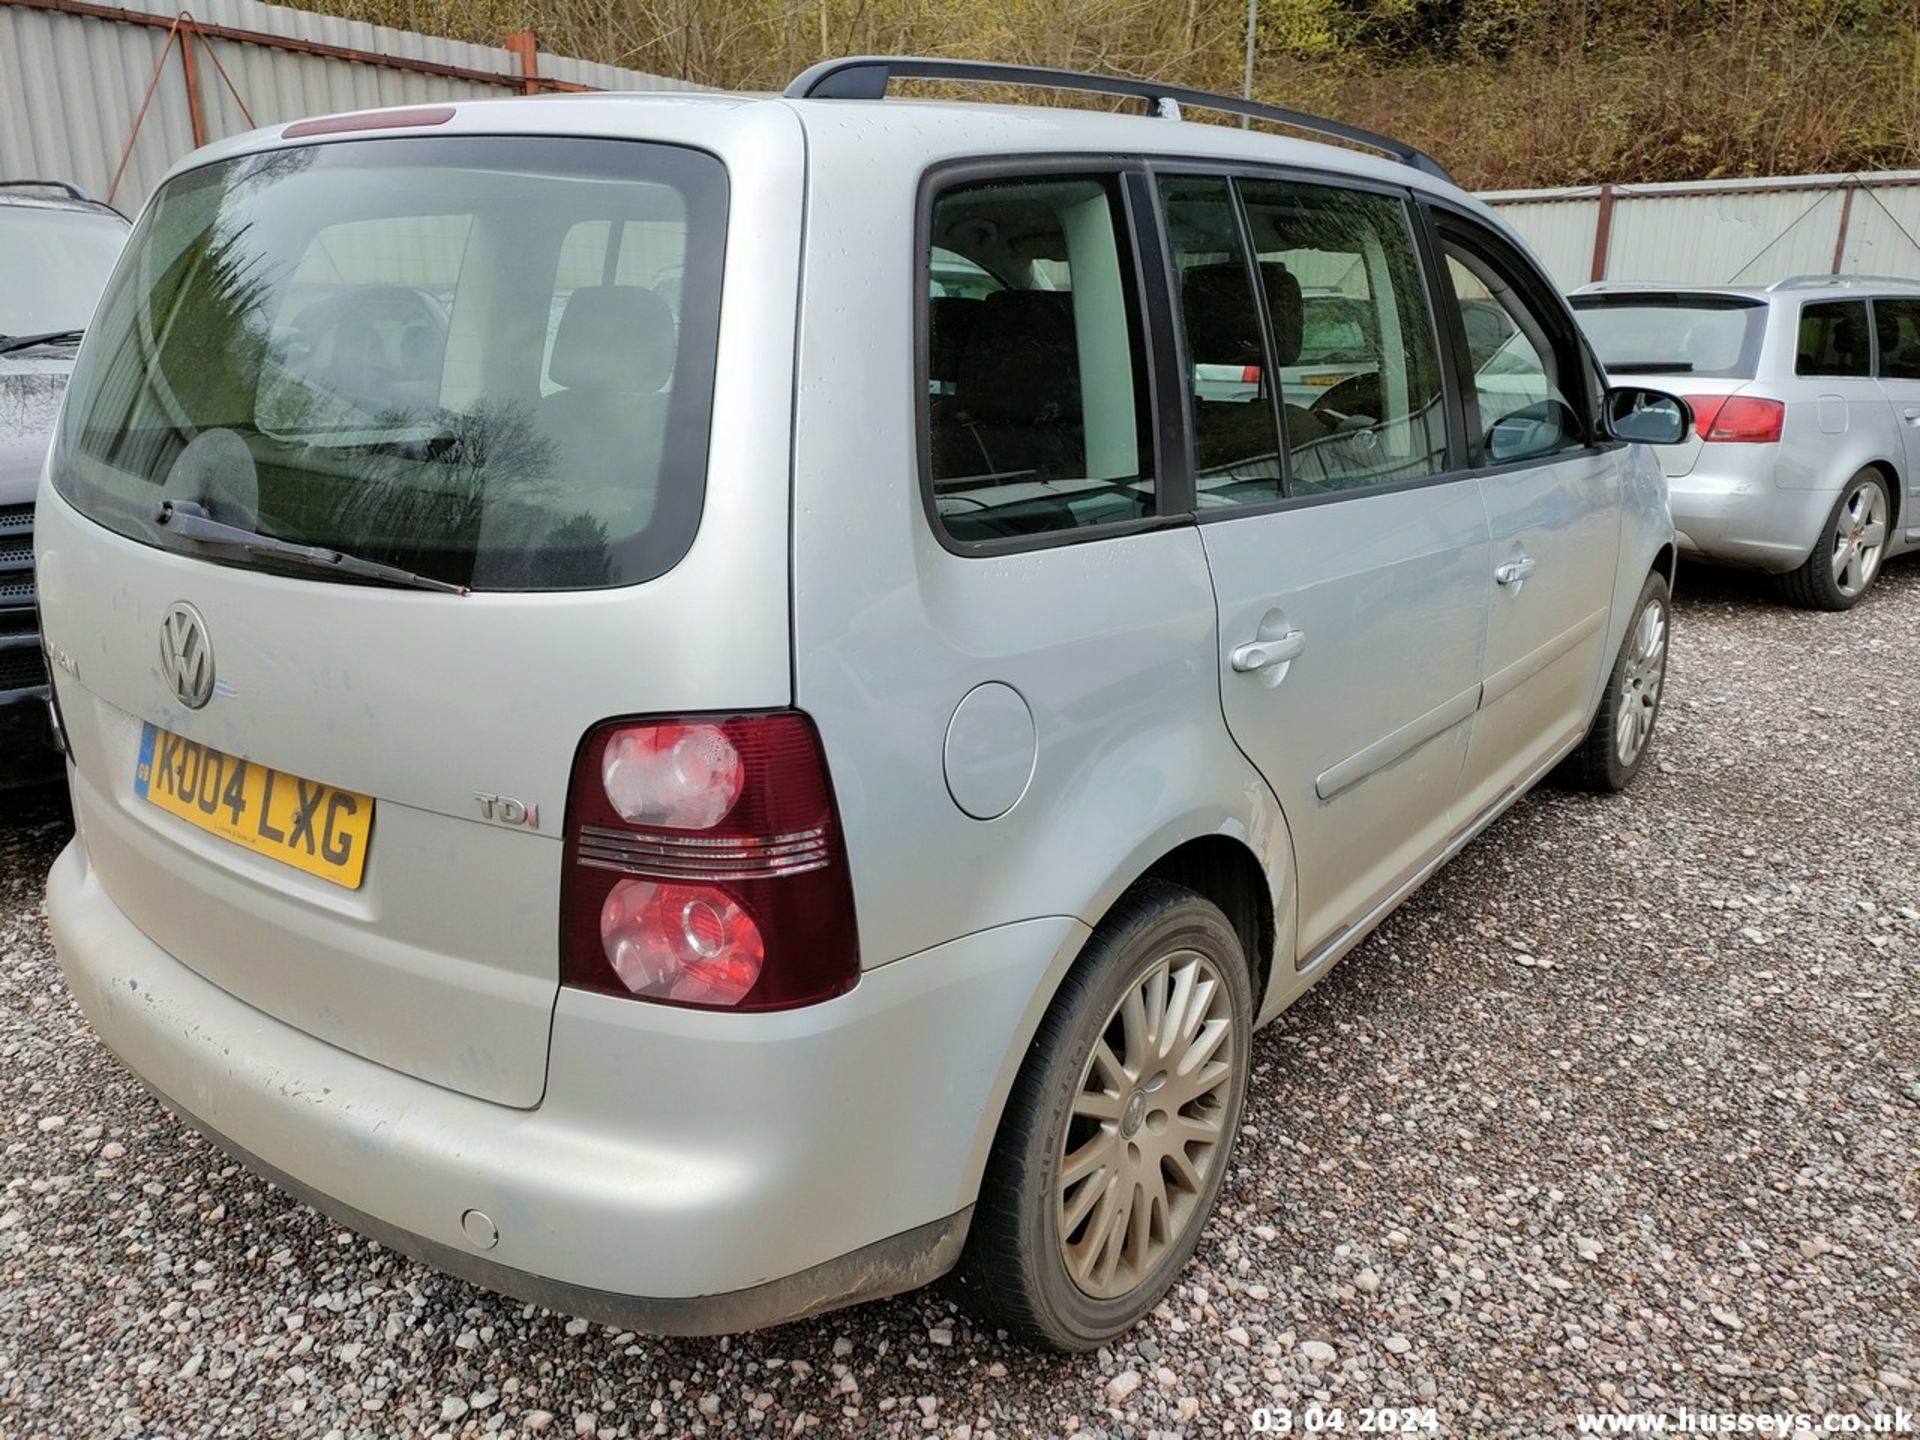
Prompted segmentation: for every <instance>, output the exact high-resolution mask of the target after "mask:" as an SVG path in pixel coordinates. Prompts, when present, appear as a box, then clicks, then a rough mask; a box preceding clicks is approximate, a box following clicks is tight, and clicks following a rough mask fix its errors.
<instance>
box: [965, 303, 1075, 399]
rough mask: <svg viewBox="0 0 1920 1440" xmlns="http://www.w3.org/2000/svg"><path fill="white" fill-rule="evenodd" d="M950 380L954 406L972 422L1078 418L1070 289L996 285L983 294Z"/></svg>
mask: <svg viewBox="0 0 1920 1440" xmlns="http://www.w3.org/2000/svg"><path fill="white" fill-rule="evenodd" d="M955 382H956V383H955V386H954V397H955V398H954V404H955V406H956V407H957V408H958V409H959V410H961V411H963V412H964V413H965V414H966V415H967V416H968V417H969V418H971V419H974V420H981V421H988V422H1001V421H1010V422H1013V423H1019V424H1033V423H1035V422H1041V421H1052V420H1070V419H1077V418H1078V417H1079V413H1080V351H1079V347H1078V345H1077V344H1076V341H1075V336H1074V328H1073V296H1072V294H1071V293H1069V292H1067V291H1064V290H996V291H994V292H993V294H991V295H989V296H987V298H986V299H985V300H982V301H981V302H980V313H979V316H978V317H977V318H976V319H975V320H974V322H973V334H972V335H971V336H969V337H968V339H967V342H966V345H965V348H964V349H962V351H961V352H960V364H959V368H958V370H957V371H956V373H955Z"/></svg>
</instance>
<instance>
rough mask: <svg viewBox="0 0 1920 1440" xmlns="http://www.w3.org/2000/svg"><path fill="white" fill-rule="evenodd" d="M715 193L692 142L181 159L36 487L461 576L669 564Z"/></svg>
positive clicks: (681, 514)
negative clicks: (172, 503)
mask: <svg viewBox="0 0 1920 1440" xmlns="http://www.w3.org/2000/svg"><path fill="white" fill-rule="evenodd" d="M726 205H727V182H726V172H725V170H724V168H723V167H722V166H721V164H720V162H719V161H718V160H716V159H715V158H713V157H712V156H710V155H707V154H704V153H701V152H698V151H693V150H687V149H681V148H677V147H672V146H665V145H654V144H641V143H634V142H629V141H616V140H563V139H545V138H520V137H513V138H505V137H486V138H468V137H439V138H432V139H411V138H409V139H381V140H361V141H349V142H342V143H334V144H322V145H313V146H308V147H304V148H300V149H292V150H278V151H273V152H269V153H267V154H260V155H248V156H243V157H241V158H238V159H234V160H229V161H224V162H221V163H219V164H215V165H209V166H206V167H204V168H201V169H198V170H193V171H189V172H188V173H186V174H184V175H181V176H178V177H176V178H175V179H174V180H172V181H170V182H168V184H167V185H166V186H165V187H163V188H162V189H161V191H160V192H159V194H158V195H157V196H156V198H155V199H154V201H153V203H152V204H151V205H150V206H149V207H148V209H147V211H146V213H145V214H144V215H143V216H142V218H141V220H140V223H139V225H138V227H137V228H136V230H135V232H134V235H133V238H132V240H131V241H130V242H129V245H128V248H127V253H126V256H125V258H124V259H123V260H122V262H121V264H120V266H119V268H118V269H117V270H116V271H115V274H114V278H113V281H112V283H111V285H110V286H109V288H108V292H107V298H106V301H105V303H104V305H103V306H102V309H101V313H100V315H99V317H98V319H97V321H96V323H95V326H94V331H93V333H92V334H91V335H90V336H89V337H88V339H87V341H86V343H85V345H84V346H83V347H82V350H81V353H80V357H79V365H78V367H77V369H76V371H75V374H74V378H73V385H72V391H71V394H70V396H69V399H68V403H67V408H66V417H65V421H64V424H63V427H62V431H61V434H60V437H59V441H58V445H57V449H56V454H55V461H54V473H55V483H56V485H57V486H58V488H59V489H60V492H61V493H62V494H63V495H65V496H66V497H67V498H68V499H69V500H70V501H72V502H73V503H74V504H75V505H76V506H77V507H79V508H80V509H81V510H83V511H85V512H86V513H88V514H90V515H91V516H93V517H94V518H95V519H97V520H99V521H100V522H102V523H103V524H106V525H108V526H110V527H112V528H113V529H115V530H118V531H120V532H121V533H122V534H126V535H129V536H132V537H133V538H135V539H139V540H144V541H147V542H149V543H169V544H172V543H175V542H173V540H172V538H171V536H169V535H167V534H166V532H163V531H159V530H157V529H156V528H155V526H154V524H153V520H154V516H155V514H156V511H157V509H158V505H159V502H160V501H162V500H186V501H193V502H195V503H198V504H201V505H204V506H205V507H206V508H207V510H208V511H209V512H210V513H211V515H212V516H213V518H214V519H216V520H219V521H221V522H224V523H226V524H229V525H237V526H241V527H243V528H246V529H257V530H259V531H261V532H262V533H264V534H267V535H270V536H274V537H277V538H281V539H286V540H291V541H295V542H298V543H300V544H303V545H319V546H324V547H327V548H329V549H338V550H343V551H347V552H349V553H351V554H353V555H356V556H360V557H362V558H366V559H372V560H378V561H381V562H383V563H386V564H389V565H399V566H403V567H405V568H407V569H409V570H415V571H418V572H420V573H422V574H425V575H428V576H432V577H434V578H435V579H440V580H446V581H450V582H453V583H456V584H461V585H468V586H471V587H473V588H474V589H479V590H533V589H578V588H586V587H598V586H612V585H628V584H633V583H635V582H638V581H642V580H647V579H650V578H652V577H654V576H657V575H660V574H662V573H664V572H665V571H666V570H668V569H670V568H671V567H672V566H673V565H674V564H675V563H676V562H677V561H678V560H679V559H680V557H681V556H682V555H683V554H685V553H686V550H687V548H688V546H689V545H690V544H691V542H692V539H693V533H694V530H695V528H696V527H697V526H698V523H699V518H700V506H701V497H702V492H703V490H704V486H705V472H706V456H707V439H708V424H709V413H710V410H711V403H712V395H713V378H714V360H715V355H714V352H715V347H716V340H717V332H718V327H719V311H720V269H721V252H722V248H723V245H724V242H725V236H726ZM163 537H164V539H163ZM207 554H208V558H210V559H217V560H219V561H221V562H222V563H230V564H231V563H244V564H248V565H253V566H258V567H261V568H271V567H272V565H273V564H274V562H273V561H272V560H270V559H263V558H260V557H258V556H257V555H253V554H248V553H246V552H235V551H231V550H221V551H219V552H217V553H216V552H213V551H208V552H207ZM236 557H237V558H236ZM299 573H302V574H311V573H312V572H311V571H310V570H303V571H301V572H299Z"/></svg>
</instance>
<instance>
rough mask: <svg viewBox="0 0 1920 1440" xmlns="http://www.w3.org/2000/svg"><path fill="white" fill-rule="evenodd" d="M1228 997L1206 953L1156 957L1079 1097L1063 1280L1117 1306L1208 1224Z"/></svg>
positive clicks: (1231, 1059)
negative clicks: (1204, 1204) (1206, 1199)
mask: <svg viewBox="0 0 1920 1440" xmlns="http://www.w3.org/2000/svg"><path fill="white" fill-rule="evenodd" d="M1232 1004H1233V1001H1232V992H1231V990H1230V989H1229V988H1228V987H1227V985H1226V984H1225V983H1224V981H1223V980H1222V979H1221V976H1220V973H1219V971H1218V970H1216V969H1215V968H1214V964H1213V962H1212V961H1211V960H1209V959H1208V958H1207V957H1206V956H1204V955H1201V954H1200V953H1199V952H1197V951H1194V950H1178V951H1174V952H1173V953H1171V954H1168V955H1165V956H1162V957H1160V958H1159V959H1158V960H1156V961H1155V962H1154V964H1153V965H1152V966H1151V967H1150V968H1149V969H1148V970H1147V971H1146V972H1145V973H1144V974H1142V975H1141V976H1140V978H1139V979H1137V980H1136V981H1134V982H1133V984H1131V985H1130V986H1128V987H1127V991H1126V993H1125V994H1124V995H1123V996H1122V997H1121V999H1120V1002H1119V1003H1118V1004H1117V1005H1116V1006H1115V1007H1114V1009H1113V1011H1112V1013H1111V1014H1110V1015H1108V1017H1107V1023H1106V1025H1105V1026H1104V1027H1103V1029H1102V1033H1101V1036H1100V1038H1099V1039H1098V1040H1097V1041H1095V1042H1094V1047H1093V1053H1092V1054H1091V1055H1090V1056H1089V1057H1088V1058H1087V1063H1086V1066H1085V1068H1084V1069H1083V1070H1082V1072H1081V1075H1080V1083H1079V1086H1078V1088H1077V1089H1076V1090H1075V1092H1074V1098H1073V1108H1072V1110H1071V1112H1070V1114H1069V1116H1068V1121H1067V1127H1066V1135H1065V1136H1064V1137H1063V1140H1062V1144H1061V1150H1060V1156H1059V1170H1058V1174H1057V1179H1056V1181H1055V1190H1056V1195H1057V1202H1058V1206H1059V1210H1058V1217H1057V1218H1058V1221H1059V1237H1060V1249H1061V1254H1062V1258H1063V1259H1064V1260H1065V1262H1066V1268H1067V1273H1068V1275H1069V1276H1071V1277H1072V1279H1073V1282H1074V1284H1075V1285H1076V1286H1078V1287H1079V1289H1080V1290H1081V1291H1083V1292H1084V1293H1086V1294H1088V1295H1091V1296H1094V1297H1095V1298H1097V1299H1103V1300H1104V1299H1114V1298H1116V1297H1119V1296H1122V1295H1125V1294H1127V1293H1128V1292H1129V1291H1131V1290H1133V1289H1134V1288H1135V1287H1137V1286H1138V1285H1140V1284H1141V1283H1143V1282H1144V1281H1145V1280H1146V1279H1147V1278H1148V1277H1149V1276H1150V1275H1151V1274H1152V1273H1153V1271H1154V1268H1155V1267H1156V1266H1157V1265H1158V1264H1159V1262H1160V1261H1161V1259H1162V1258H1163V1257H1164V1256H1165V1255H1166V1254H1167V1252H1168V1251H1170V1250H1172V1249H1173V1248H1174V1247H1175V1246H1176V1245H1177V1244H1178V1243H1179V1242H1180V1240H1181V1239H1182V1237H1183V1236H1184V1235H1185V1234H1186V1231H1187V1229H1188V1227H1190V1226H1193V1225H1197V1224H1200V1223H1202V1222H1203V1221H1204V1220H1205V1218H1206V1217H1205V1215H1204V1214H1202V1213H1201V1205H1200V1201H1201V1197H1202V1196H1203V1195H1205V1194H1206V1193H1207V1192H1208V1184H1209V1180H1210V1177H1211V1174H1212V1170H1213V1167H1214V1166H1216V1165H1219V1164H1222V1163H1224V1158H1223V1157H1224V1155H1225V1152H1226V1143H1225V1142H1226V1141H1227V1139H1228V1138H1229V1137H1228V1135H1227V1133H1226V1130H1227V1121H1228V1114H1227V1110H1228V1095H1229V1085H1228V1082H1229V1080H1230V1078H1231V1077H1232V1074H1233V1067H1234V1065H1235V1063H1236V1057H1235V1055H1234V1043H1233V1011H1232Z"/></svg>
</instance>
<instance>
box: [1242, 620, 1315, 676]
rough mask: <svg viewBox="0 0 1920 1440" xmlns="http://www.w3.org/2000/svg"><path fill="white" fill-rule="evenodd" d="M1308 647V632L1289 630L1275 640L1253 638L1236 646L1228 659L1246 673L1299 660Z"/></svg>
mask: <svg viewBox="0 0 1920 1440" xmlns="http://www.w3.org/2000/svg"><path fill="white" fill-rule="evenodd" d="M1306 648H1307V632H1306V631H1304V630H1289V631H1287V633H1286V634H1284V635H1281V636H1279V637H1278V638H1276V639H1273V640H1251V641H1248V642H1247V643H1246V644H1245V645H1240V646H1236V647H1235V648H1234V650H1233V653H1232V654H1230V655H1229V656H1228V657H1227V659H1228V661H1229V662H1230V663H1231V664H1232V666H1233V668H1234V669H1235V670H1238V671H1239V672H1240V673H1241V674H1243V675H1245V674H1248V673H1249V672H1251V671H1254V670H1265V669H1267V668H1268V667H1269V666H1272V665H1285V664H1289V663H1291V662H1292V661H1295V660H1298V659H1299V658H1300V655H1301V652H1302V651H1304V650H1305V649H1306Z"/></svg>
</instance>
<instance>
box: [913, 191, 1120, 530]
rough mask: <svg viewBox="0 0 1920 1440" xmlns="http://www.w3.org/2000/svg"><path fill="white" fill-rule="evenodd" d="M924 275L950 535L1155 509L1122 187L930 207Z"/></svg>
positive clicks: (935, 471) (990, 196)
mask: <svg viewBox="0 0 1920 1440" xmlns="http://www.w3.org/2000/svg"><path fill="white" fill-rule="evenodd" d="M924 260H925V263H926V265H927V278H926V281H925V283H926V286H927V297H928V298H927V307H928V308H927V355H926V357H925V358H926V366H927V375H928V385H927V390H928V394H927V396H926V398H925V401H924V403H925V404H926V405H927V407H928V412H927V435H928V445H929V452H930V461H931V465H932V483H933V497H934V508H935V510H936V511H937V513H938V515H939V520H940V524H941V525H942V527H943V528H944V529H945V530H946V532H947V534H948V535H950V536H951V537H953V538H954V539H956V540H963V541H984V540H1018V539H1023V538H1027V537H1031V536H1041V535H1047V534H1050V533H1054V532H1060V531H1073V530H1083V529H1085V528H1087V527H1089V526H1095V525H1102V524H1109V523H1113V522H1116V521H1126V520H1137V519H1141V518H1143V517H1146V516H1149V515H1151V514H1153V512H1154V489H1155V487H1154V454H1153V444H1152V431H1151V428H1150V423H1151V416H1150V407H1149V404H1148V388H1147V379H1146V376H1147V367H1146V360H1145V352H1144V345H1143V340H1142V324H1141V318H1140V305H1139V286H1138V268H1137V264H1136V261H1135V257H1134V253H1133V247H1132V244H1131V241H1130V239H1129V236H1128V229H1127V224H1126V215H1125V211H1124V207H1123V202H1122V199H1121V196H1120V190H1119V186H1118V182H1117V177H1115V176H1112V175H1037V176H1032V177H1023V178H1011V179H994V180H991V181H987V182H983V183H978V184H969V185H964V186H959V187H956V188H953V189H949V190H946V191H944V192H942V193H941V194H940V195H939V196H938V197H936V199H935V201H934V205H933V213H932V221H931V251H930V253H929V254H928V255H927V256H925V257H924Z"/></svg>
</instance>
